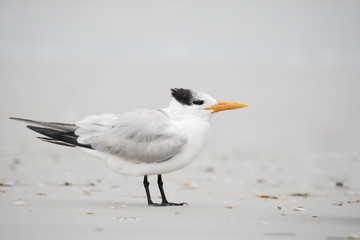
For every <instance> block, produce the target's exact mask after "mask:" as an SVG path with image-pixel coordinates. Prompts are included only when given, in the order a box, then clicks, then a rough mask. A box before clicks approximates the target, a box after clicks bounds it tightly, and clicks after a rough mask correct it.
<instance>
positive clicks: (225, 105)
mask: <svg viewBox="0 0 360 240" xmlns="http://www.w3.org/2000/svg"><path fill="white" fill-rule="evenodd" d="M244 107H250V106H249V105H247V104H245V103H239V102H227V101H218V104H216V105H213V106H211V107H208V108H205V110H213V112H212V113H215V112H220V111H224V110H232V109H237V108H244Z"/></svg>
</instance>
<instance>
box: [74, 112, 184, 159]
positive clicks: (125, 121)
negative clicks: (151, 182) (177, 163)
mask: <svg viewBox="0 0 360 240" xmlns="http://www.w3.org/2000/svg"><path fill="white" fill-rule="evenodd" d="M76 125H77V126H78V127H79V128H78V129H77V130H76V131H75V134H76V135H77V136H79V137H78V139H77V141H78V142H79V143H80V144H83V145H90V146H91V147H92V148H93V149H95V150H98V151H101V152H107V153H109V154H112V155H116V156H118V157H120V158H121V159H123V160H126V161H131V162H134V163H156V162H162V161H166V160H168V159H170V158H172V157H173V156H175V155H176V154H178V153H179V152H181V150H182V148H183V146H184V145H185V144H186V142H187V138H186V136H185V135H184V134H183V133H182V132H181V130H180V129H178V127H177V126H176V124H174V123H173V122H172V121H171V120H170V119H169V117H168V116H167V115H166V114H165V113H164V112H162V111H161V110H158V111H157V110H146V109H137V110H134V111H131V112H126V113H123V114H118V115H116V114H104V115H97V116H89V117H86V118H85V119H84V120H81V121H79V122H77V123H76Z"/></svg>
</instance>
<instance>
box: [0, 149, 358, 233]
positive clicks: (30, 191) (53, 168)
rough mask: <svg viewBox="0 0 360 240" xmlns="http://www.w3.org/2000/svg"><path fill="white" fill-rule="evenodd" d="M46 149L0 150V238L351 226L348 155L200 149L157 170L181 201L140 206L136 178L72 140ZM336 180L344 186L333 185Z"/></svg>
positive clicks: (352, 177) (354, 187)
mask: <svg viewBox="0 0 360 240" xmlns="http://www.w3.org/2000/svg"><path fill="white" fill-rule="evenodd" d="M44 144H45V143H44ZM52 150H54V151H53V153H49V152H22V153H20V152H17V153H13V152H11V151H10V152H8V153H6V154H3V155H2V156H1V161H0V164H1V166H0V176H1V177H0V181H1V183H2V185H3V186H1V187H0V189H1V193H0V212H1V218H0V219H1V220H0V239H184V238H191V239H346V238H348V237H356V236H357V235H356V234H360V202H359V200H360V188H359V182H360V181H359V177H358V174H356V172H357V171H356V170H355V169H359V166H360V162H359V159H357V158H355V157H351V156H332V157H330V156H318V157H317V158H315V157H313V158H311V159H310V158H309V159H303V160H302V161H301V162H299V160H297V161H295V160H294V159H292V160H291V159H290V160H282V161H275V162H274V161H270V160H268V161H267V160H261V161H260V160H250V159H241V158H239V157H236V156H231V155H229V156H225V155H224V156H211V157H206V154H203V155H202V156H201V157H200V158H199V159H198V160H197V161H196V162H194V163H193V164H192V165H191V166H189V167H187V168H185V169H184V170H181V171H178V172H175V173H172V174H167V175H164V181H165V191H166V193H167V197H168V199H169V200H170V201H175V202H176V201H177V202H182V201H186V202H187V203H188V204H189V205H188V206H183V207H162V208H161V207H148V206H147V205H146V199H145V193H144V190H143V186H142V179H141V178H127V177H124V176H122V175H118V174H115V173H112V172H110V171H109V170H108V169H106V167H105V165H104V164H103V163H102V162H101V161H97V160H96V159H92V158H91V157H87V156H86V155H83V154H82V153H80V152H78V151H76V150H74V149H67V148H57V147H56V146H54V147H53V146H51V145H49V151H52ZM340 158H341V159H342V161H341V164H339V163H340V161H338V160H339V159H340ZM330 169H333V171H331V170H330ZM349 169H354V171H353V172H352V170H349ZM150 181H151V184H152V185H151V186H152V195H153V198H154V200H156V201H160V199H159V193H158V190H157V188H156V178H155V177H151V178H150ZM337 181H338V182H342V183H343V184H344V186H343V187H340V186H338V187H336V186H335V183H336V182H337ZM291 194H307V195H308V196H307V197H306V196H304V197H302V196H290V195H291ZM260 196H263V197H269V198H261V197H260ZM273 197H276V198H277V199H273ZM296 210H298V211H296ZM354 234H355V235H354Z"/></svg>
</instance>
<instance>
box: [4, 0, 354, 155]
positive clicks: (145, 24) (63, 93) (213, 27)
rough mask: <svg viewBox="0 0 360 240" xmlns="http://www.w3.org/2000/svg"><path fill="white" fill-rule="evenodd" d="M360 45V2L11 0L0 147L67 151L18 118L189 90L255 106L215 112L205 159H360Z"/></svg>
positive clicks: (110, 107) (151, 102) (72, 113)
mask: <svg viewBox="0 0 360 240" xmlns="http://www.w3.org/2000/svg"><path fill="white" fill-rule="evenodd" d="M359 43H360V2H359V1H357V0H349V1H338V0H326V1H277V0H275V1H265V0H264V1H262V0H255V1H254V0H241V1H198V0H196V1H156V0H155V1H142V0H141V1H130V0H129V1H122V0H120V1H111V0H105V1H89V0H86V1H81V0H75V1H68V0H65V1H41V0H32V1H25V0H1V1H0V81H1V88H0V109H1V118H0V121H1V124H0V127H1V138H0V141H1V142H0V151H2V152H3V153H4V152H7V153H11V152H18V151H25V150H26V151H30V150H34V151H41V150H44V151H46V149H51V150H54V151H62V150H60V148H57V146H54V147H52V146H49V144H45V143H41V142H39V141H37V140H36V139H34V136H36V134H35V133H32V132H30V131H28V130H27V129H25V127H24V124H21V123H17V122H15V121H11V120H9V119H8V117H10V116H17V117H24V118H30V119H36V120H44V121H59V122H69V123H72V122H75V121H77V120H79V119H81V118H83V117H84V116H86V115H89V114H100V113H106V112H114V113H116V112H122V111H127V110H131V109H134V108H152V109H157V108H162V107H165V106H167V104H168V101H169V98H170V88H172V87H183V88H190V89H196V90H200V91H203V92H206V93H209V94H210V95H212V96H213V97H214V98H216V99H219V100H230V101H239V102H244V103H247V104H250V105H251V107H250V108H246V109H240V110H237V111H229V112H223V113H220V114H217V115H216V116H214V118H213V119H212V129H211V133H210V136H209V141H208V144H207V147H206V148H205V150H204V152H203V156H204V155H209V154H210V155H217V156H218V155H220V156H221V155H226V154H228V153H231V154H234V155H236V156H238V157H242V158H247V159H252V158H254V159H255V158H266V159H269V160H272V161H275V160H276V159H284V158H286V159H296V158H297V157H305V158H306V157H309V156H310V157H311V156H339V159H344V158H346V159H350V160H356V161H359V160H358V158H359V152H360V96H359V90H360V78H359V76H360V44H359ZM55 148H56V149H59V150H55Z"/></svg>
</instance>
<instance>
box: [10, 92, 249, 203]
mask: <svg viewBox="0 0 360 240" xmlns="http://www.w3.org/2000/svg"><path fill="white" fill-rule="evenodd" d="M171 93H172V98H171V101H170V104H169V106H168V107H167V108H163V109H159V110H148V109H136V110H133V111H129V112H124V113H120V114H102V115H92V116H88V117H85V118H84V119H83V120H80V121H78V122H76V123H75V124H64V123H55V122H41V121H33V120H29V119H23V118H14V117H13V118H11V119H14V120H20V121H24V122H27V123H30V124H32V125H28V126H27V127H28V128H29V129H31V130H33V131H36V132H38V133H40V134H42V135H44V136H46V137H39V138H40V139H42V140H44V141H46V142H50V143H55V144H59V145H63V146H69V147H75V148H78V149H80V150H82V151H84V152H85V153H87V154H90V155H93V156H96V157H98V158H100V159H102V160H103V161H105V163H106V164H107V166H108V167H109V168H110V169H111V170H113V171H115V172H118V173H123V174H126V175H132V176H144V181H143V184H144V187H145V191H146V196H147V201H148V205H149V206H179V205H184V204H186V203H171V202H168V201H167V199H166V197H165V193H164V190H163V182H162V176H161V175H162V174H164V173H169V172H173V171H176V170H178V169H181V168H183V167H185V166H187V165H189V164H190V163H191V162H192V161H193V160H194V159H195V157H196V156H197V155H198V154H199V152H200V151H201V149H202V148H203V146H204V144H205V140H206V137H207V133H208V130H209V126H210V124H209V120H210V118H211V116H212V115H213V114H214V113H216V112H219V111H223V110H231V109H237V108H243V107H248V105H247V104H244V103H238V102H226V101H217V100H215V99H214V98H212V97H211V96H209V95H208V94H206V93H202V92H199V91H194V90H190V89H183V88H173V89H171ZM34 125H37V126H34ZM38 126H41V127H38ZM148 175H158V186H159V189H160V193H161V197H162V202H161V203H154V202H153V201H152V200H151V196H150V191H149V182H148V179H147V176H148Z"/></svg>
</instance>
